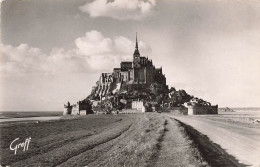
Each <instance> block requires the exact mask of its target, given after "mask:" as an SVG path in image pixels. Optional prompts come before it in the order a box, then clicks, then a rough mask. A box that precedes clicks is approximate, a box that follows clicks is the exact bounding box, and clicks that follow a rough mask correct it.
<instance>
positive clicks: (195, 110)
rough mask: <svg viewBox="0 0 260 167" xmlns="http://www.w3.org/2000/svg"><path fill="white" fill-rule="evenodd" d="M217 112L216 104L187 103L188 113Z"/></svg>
mask: <svg viewBox="0 0 260 167" xmlns="http://www.w3.org/2000/svg"><path fill="white" fill-rule="evenodd" d="M203 114H218V105H216V106H192V105H188V115H203Z"/></svg>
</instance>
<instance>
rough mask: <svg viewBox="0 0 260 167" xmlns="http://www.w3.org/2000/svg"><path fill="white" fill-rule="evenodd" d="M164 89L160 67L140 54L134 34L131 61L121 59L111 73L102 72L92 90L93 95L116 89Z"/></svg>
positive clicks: (113, 91) (102, 94)
mask: <svg viewBox="0 0 260 167" xmlns="http://www.w3.org/2000/svg"><path fill="white" fill-rule="evenodd" d="M166 89H168V87H167V85H166V78H165V75H164V74H163V73H162V68H155V66H154V65H153V61H152V60H149V59H148V57H142V56H140V52H139V49H138V41H137V36H136V45H135V51H134V54H133V61H123V62H121V63H120V68H114V69H113V72H112V73H102V74H101V76H100V79H99V81H98V82H97V85H96V86H95V87H94V88H93V91H94V92H95V96H105V95H107V94H110V93H115V92H116V91H134V90H137V91H141V90H143V91H145V90H147V91H148V90H155V91H156V90H157V91H163V90H166Z"/></svg>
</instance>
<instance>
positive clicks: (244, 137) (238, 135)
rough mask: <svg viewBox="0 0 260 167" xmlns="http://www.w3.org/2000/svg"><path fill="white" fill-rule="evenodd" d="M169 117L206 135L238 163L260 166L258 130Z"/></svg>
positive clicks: (228, 124)
mask: <svg viewBox="0 0 260 167" xmlns="http://www.w3.org/2000/svg"><path fill="white" fill-rule="evenodd" d="M170 117H173V118H175V119H177V120H179V121H181V122H183V123H185V124H187V125H190V126H191V127H193V128H195V129H196V130H198V131H199V132H201V133H202V134H204V135H206V136H207V137H208V138H209V139H210V140H211V141H213V142H214V143H216V144H218V145H220V147H221V148H223V149H225V150H226V151H227V153H229V154H230V155H233V156H234V157H235V158H236V159H238V160H239V162H240V163H243V164H245V165H250V166H259V165H260V130H259V129H258V128H247V127H242V126H239V125H235V124H230V123H226V122H221V121H218V120H217V119H216V120H211V119H208V118H207V117H203V116H173V115H170Z"/></svg>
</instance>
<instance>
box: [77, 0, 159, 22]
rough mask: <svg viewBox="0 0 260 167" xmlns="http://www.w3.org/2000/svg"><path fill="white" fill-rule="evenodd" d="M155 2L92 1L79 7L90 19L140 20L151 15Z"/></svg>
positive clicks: (125, 0) (140, 0) (151, 0)
mask: <svg viewBox="0 0 260 167" xmlns="http://www.w3.org/2000/svg"><path fill="white" fill-rule="evenodd" d="M155 5H156V1H155V0H114V1H112V2H110V1H109V0H94V1H93V2H91V3H86V4H85V5H83V6H80V7H79V9H80V10H81V11H82V12H85V13H88V14H89V15H90V16H91V17H102V16H103V17H111V18H114V19H118V20H141V19H143V18H144V17H146V16H148V15H150V14H151V11H152V9H153V7H154V6H155Z"/></svg>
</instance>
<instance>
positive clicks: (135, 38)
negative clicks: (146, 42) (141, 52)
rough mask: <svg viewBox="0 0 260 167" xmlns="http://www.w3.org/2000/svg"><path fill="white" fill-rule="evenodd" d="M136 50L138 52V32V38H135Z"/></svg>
mask: <svg viewBox="0 0 260 167" xmlns="http://www.w3.org/2000/svg"><path fill="white" fill-rule="evenodd" d="M135 49H136V50H138V42H137V32H136V36H135Z"/></svg>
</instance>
